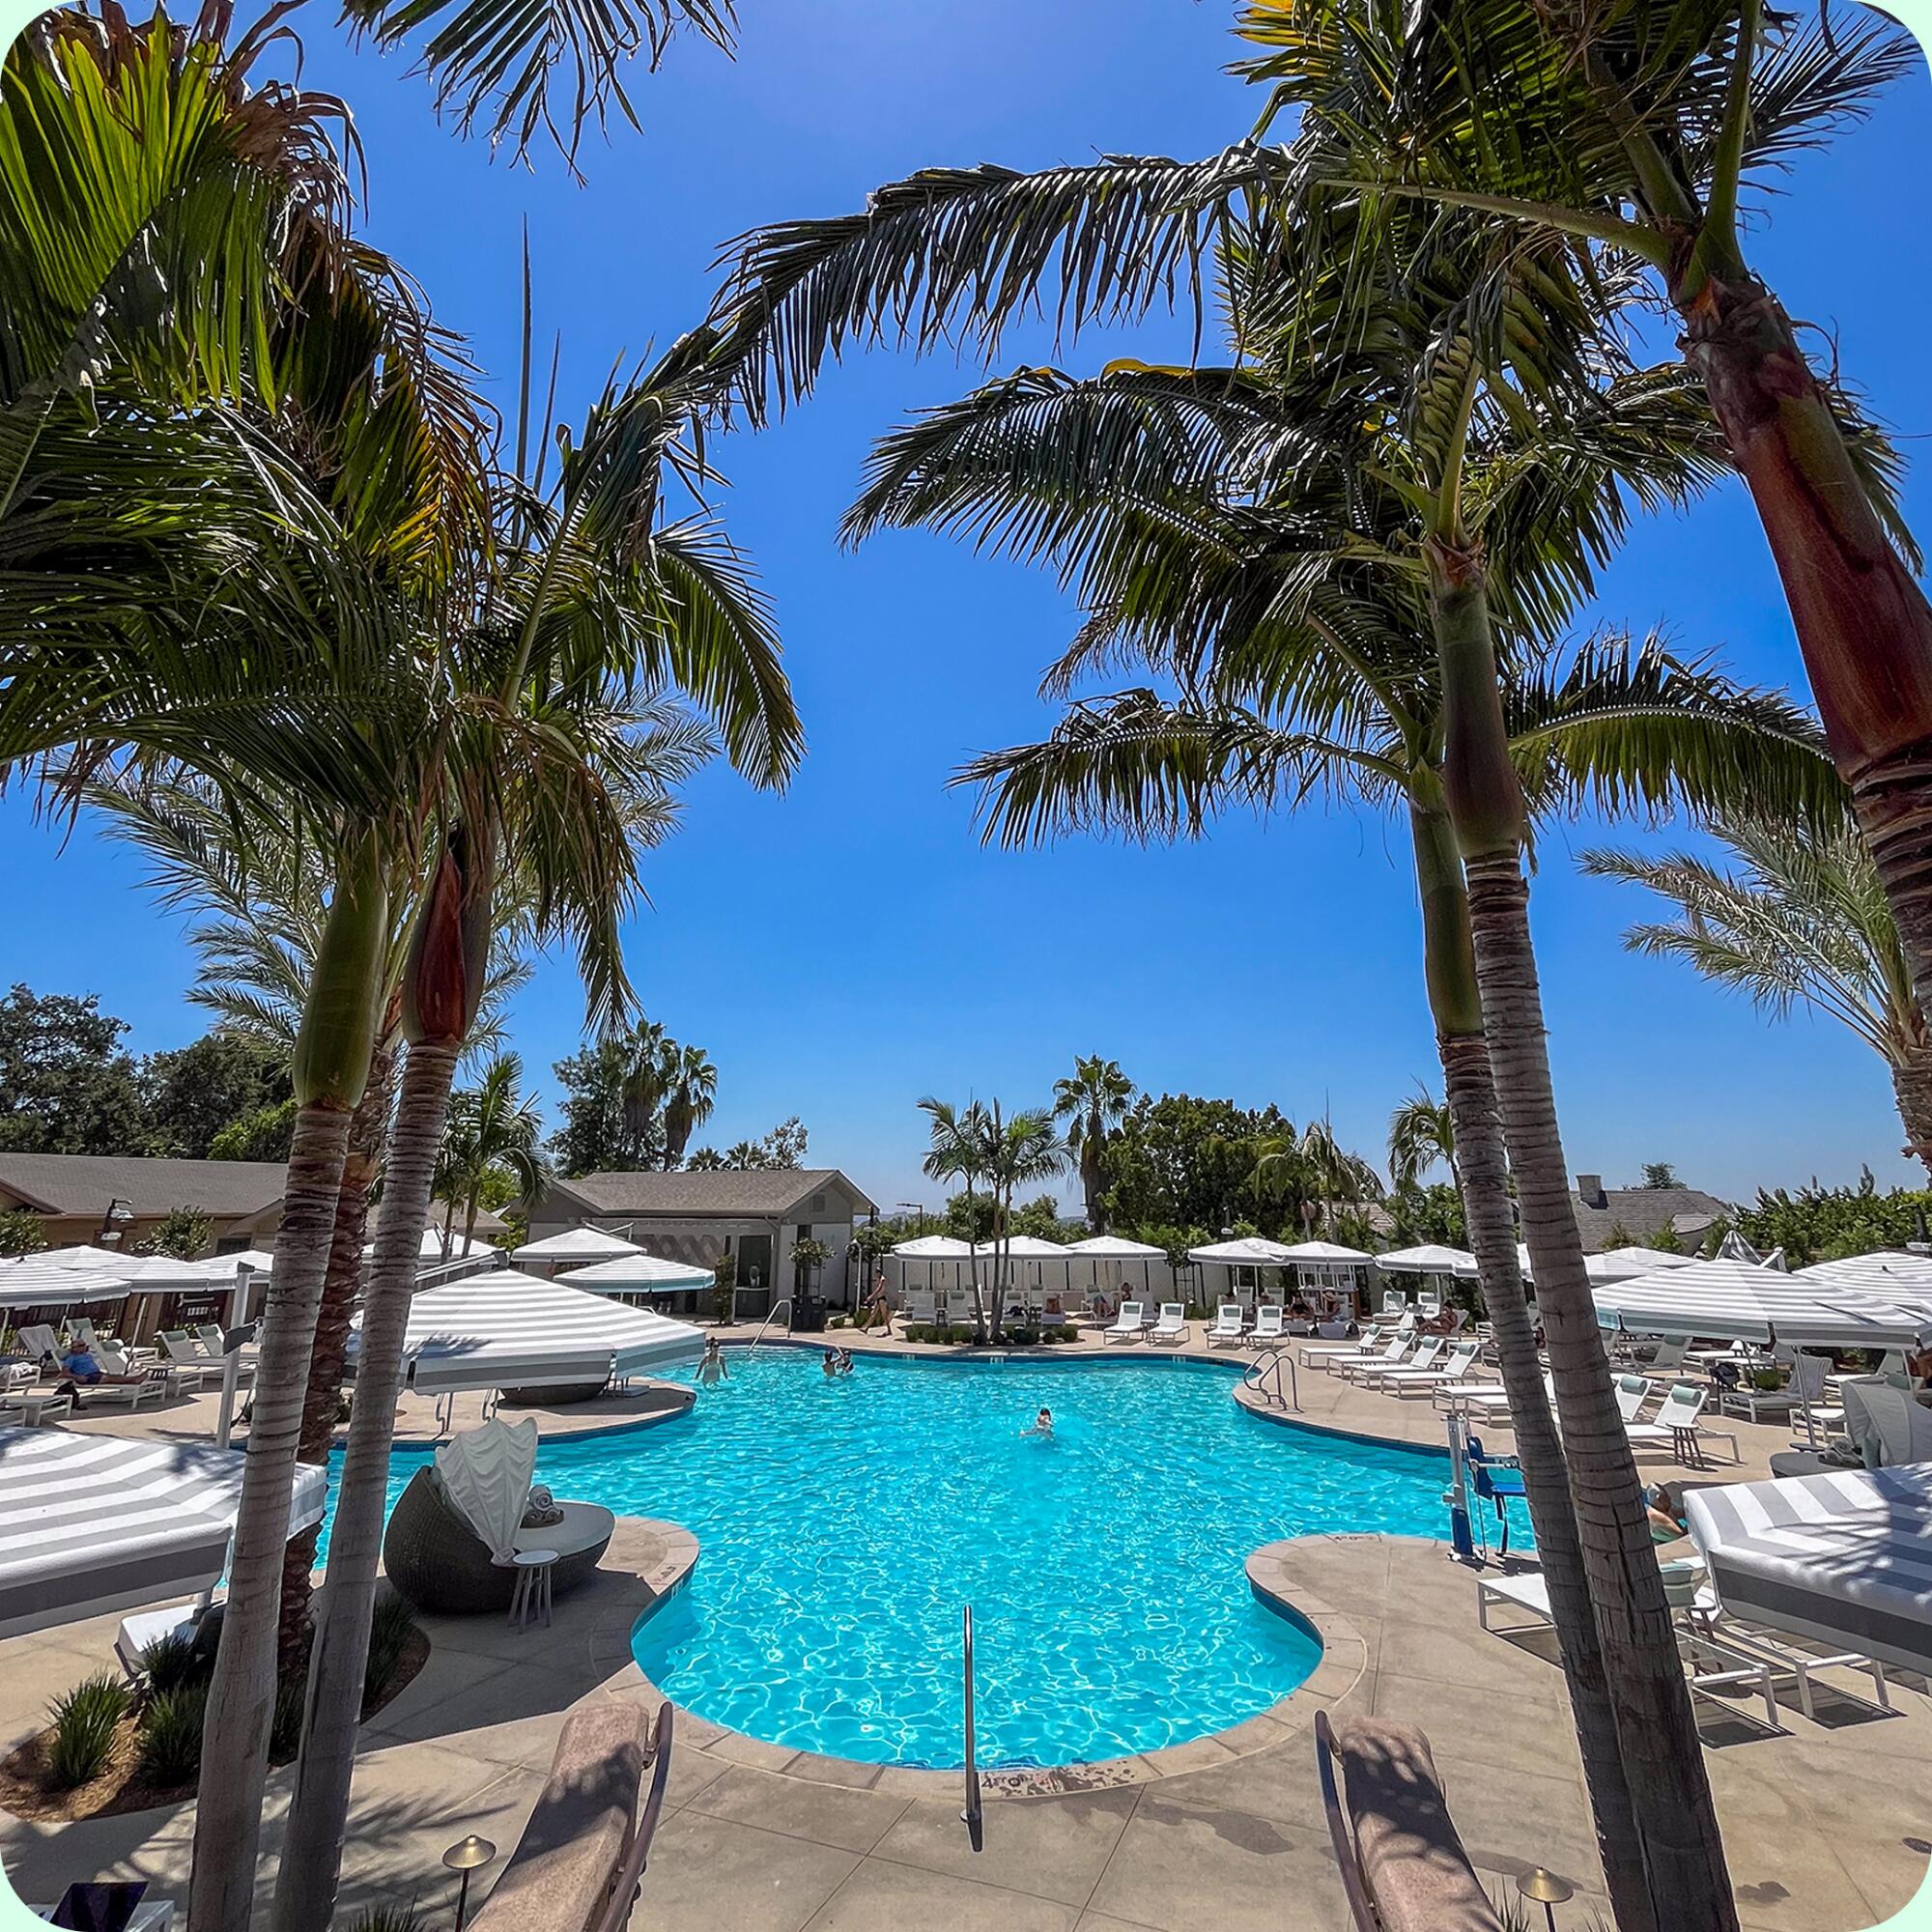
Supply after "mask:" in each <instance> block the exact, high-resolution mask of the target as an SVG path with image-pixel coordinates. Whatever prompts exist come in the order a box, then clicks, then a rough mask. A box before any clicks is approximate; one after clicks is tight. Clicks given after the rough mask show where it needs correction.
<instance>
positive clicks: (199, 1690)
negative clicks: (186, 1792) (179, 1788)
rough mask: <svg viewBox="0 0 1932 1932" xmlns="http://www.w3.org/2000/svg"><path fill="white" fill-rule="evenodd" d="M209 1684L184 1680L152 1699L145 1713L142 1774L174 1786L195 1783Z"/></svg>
mask: <svg viewBox="0 0 1932 1932" xmlns="http://www.w3.org/2000/svg"><path fill="white" fill-rule="evenodd" d="M207 1706H208V1686H207V1685H206V1684H183V1685H181V1686H179V1687H178V1688H177V1689H175V1690H166V1691H163V1692H162V1693H161V1694H160V1695H159V1696H157V1697H150V1698H149V1699H148V1707H147V1709H146V1710H145V1711H143V1712H142V1713H141V1776H143V1777H144V1778H146V1779H147V1781H148V1782H149V1783H150V1784H155V1785H159V1786H161V1787H163V1788H164V1789H171V1788H172V1787H174V1786H175V1785H178V1784H191V1783H193V1782H194V1780H195V1778H196V1777H197V1776H200V1773H201V1722H202V1718H203V1716H204V1714H205V1713H206V1710H207Z"/></svg>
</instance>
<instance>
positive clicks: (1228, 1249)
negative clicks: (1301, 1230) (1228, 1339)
mask: <svg viewBox="0 0 1932 1932" xmlns="http://www.w3.org/2000/svg"><path fill="white" fill-rule="evenodd" d="M1187 1259H1188V1260H1189V1261H1191V1262H1194V1263H1196V1264H1199V1265H1200V1266H1202V1267H1223V1268H1226V1269H1227V1270H1228V1293H1230V1294H1231V1295H1234V1296H1236V1298H1240V1299H1246V1300H1250V1301H1252V1300H1255V1299H1257V1298H1258V1297H1259V1296H1260V1294H1261V1292H1262V1269H1263V1268H1286V1267H1290V1266H1292V1265H1293V1258H1292V1254H1291V1251H1290V1250H1289V1249H1288V1248H1286V1247H1284V1246H1283V1245H1282V1243H1281V1242H1279V1241H1270V1240H1269V1239H1267V1238H1266V1236H1263V1235H1242V1236H1238V1237H1237V1238H1236V1239H1234V1240H1231V1241H1209V1242H1208V1244H1207V1246H1205V1247H1200V1248H1189V1249H1188V1251H1187ZM1243 1275H1247V1276H1248V1277H1249V1279H1248V1280H1246V1281H1243V1280H1242V1278H1241V1277H1242V1276H1243Z"/></svg>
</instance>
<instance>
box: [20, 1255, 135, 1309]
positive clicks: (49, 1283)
mask: <svg viewBox="0 0 1932 1932" xmlns="http://www.w3.org/2000/svg"><path fill="white" fill-rule="evenodd" d="M127 1294H128V1277H127V1276H126V1274H108V1273H107V1272H106V1271H105V1270H104V1269H101V1268H93V1267H61V1266H58V1265H55V1264H50V1263H48V1262H47V1260H46V1259H45V1257H44V1256H42V1255H29V1256H27V1257H26V1258H25V1259H24V1260H21V1261H10V1262H0V1308H37V1307H39V1306H41V1305H42V1304H43V1303H47V1302H56V1301H122V1300H125V1299H126V1298H127Z"/></svg>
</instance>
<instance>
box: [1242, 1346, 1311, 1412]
mask: <svg viewBox="0 0 1932 1932" xmlns="http://www.w3.org/2000/svg"><path fill="white" fill-rule="evenodd" d="M1284 1366H1285V1367H1286V1368H1287V1370H1288V1387H1287V1388H1286V1389H1284V1388H1283V1387H1282V1385H1281V1372H1282V1369H1283V1368H1284ZM1241 1379H1242V1381H1244V1382H1245V1383H1246V1384H1247V1385H1248V1387H1250V1388H1251V1389H1253V1390H1254V1391H1255V1393H1256V1394H1257V1395H1261V1396H1265V1397H1266V1398H1267V1400H1268V1401H1270V1402H1278V1403H1280V1404H1281V1406H1283V1407H1284V1408H1297V1409H1298V1408H1299V1407H1300V1406H1301V1383H1300V1381H1299V1379H1298V1378H1297V1377H1296V1375H1295V1368H1294V1357H1293V1355H1291V1354H1290V1353H1289V1352H1288V1350H1286V1349H1271V1350H1268V1352H1267V1353H1266V1354H1265V1355H1264V1356H1263V1358H1262V1359H1261V1360H1260V1361H1259V1362H1250V1363H1249V1364H1248V1371H1247V1374H1246V1375H1244V1376H1243V1377H1242V1378H1241Z"/></svg>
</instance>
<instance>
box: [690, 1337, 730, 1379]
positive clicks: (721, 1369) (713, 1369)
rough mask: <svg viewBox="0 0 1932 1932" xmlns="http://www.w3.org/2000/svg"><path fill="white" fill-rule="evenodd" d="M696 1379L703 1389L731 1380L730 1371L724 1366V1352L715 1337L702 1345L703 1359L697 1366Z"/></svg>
mask: <svg viewBox="0 0 1932 1932" xmlns="http://www.w3.org/2000/svg"><path fill="white" fill-rule="evenodd" d="M697 1379H698V1381H699V1383H700V1384H701V1385H702V1386H703V1387H705V1388H711V1387H714V1386H715V1385H716V1384H717V1383H719V1382H728V1381H729V1380H730V1379H731V1371H730V1370H729V1369H727V1368H726V1367H725V1350H723V1349H721V1348H720V1347H719V1346H718V1337H717V1336H716V1335H714V1336H712V1337H711V1339H710V1340H709V1341H708V1342H706V1343H705V1345H704V1359H703V1360H702V1361H701V1362H699V1363H698V1365H697Z"/></svg>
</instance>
